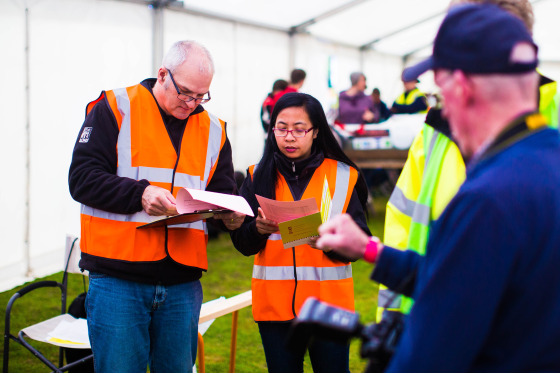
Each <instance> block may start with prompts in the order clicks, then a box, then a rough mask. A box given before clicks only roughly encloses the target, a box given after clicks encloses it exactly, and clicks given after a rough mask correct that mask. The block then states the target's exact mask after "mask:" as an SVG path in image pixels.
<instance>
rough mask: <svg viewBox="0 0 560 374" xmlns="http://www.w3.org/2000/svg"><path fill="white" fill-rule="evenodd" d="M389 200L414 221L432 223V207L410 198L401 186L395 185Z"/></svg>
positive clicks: (425, 223)
mask: <svg viewBox="0 0 560 374" xmlns="http://www.w3.org/2000/svg"><path fill="white" fill-rule="evenodd" d="M389 202H390V203H391V204H392V205H393V206H394V207H395V208H397V209H398V210H399V211H400V212H401V213H402V214H404V215H406V216H408V217H410V218H411V219H412V221H413V222H417V223H421V224H424V225H429V224H430V207H429V206H427V205H424V204H420V203H417V202H416V201H413V200H410V199H408V198H407V197H406V196H405V195H404V192H403V191H402V190H401V189H400V188H399V186H395V189H394V190H393V193H392V194H391V197H390V198H389Z"/></svg>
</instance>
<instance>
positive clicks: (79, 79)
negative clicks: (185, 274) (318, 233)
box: [0, 0, 560, 290]
mask: <svg viewBox="0 0 560 374" xmlns="http://www.w3.org/2000/svg"><path fill="white" fill-rule="evenodd" d="M26 8H27V11H26ZM153 31H154V30H153V10H152V9H151V8H150V7H148V6H146V5H140V4H136V3H130V2H122V1H114V0H27V1H26V0H3V1H0V46H2V59H0V68H1V70H0V71H2V72H3V78H4V79H3V83H4V85H5V86H4V87H5V89H4V90H2V91H1V93H0V103H2V104H1V105H2V110H1V111H0V126H1V130H2V136H1V137H0V168H1V170H2V171H3V173H4V183H3V187H2V192H1V193H0V203H1V204H2V208H3V211H4V214H3V218H1V222H0V257H1V258H2V261H1V262H0V290H5V289H8V288H11V287H13V286H15V285H18V284H21V283H22V282H23V281H24V280H28V279H31V278H33V277H36V276H43V275H46V274H49V273H52V272H54V271H57V270H59V269H60V267H61V264H62V256H63V247H64V238H65V235H66V234H67V233H70V234H74V235H79V233H80V227H79V226H80V225H79V208H80V207H79V204H78V203H76V202H75V201H73V200H72V198H71V197H70V194H69V192H68V183H67V176H68V167H69V165H70V161H71V154H72V149H73V146H74V142H75V141H76V138H77V136H78V132H79V129H80V127H81V125H82V122H83V119H84V110H85V106H86V104H87V103H88V102H89V101H91V100H94V99H96V98H97V97H98V96H99V94H100V92H101V90H102V89H111V88H116V87H124V86H128V85H132V84H135V83H138V82H140V81H141V80H143V79H144V78H147V77H151V76H154V71H153V65H152V56H153V51H152V45H153V41H152V36H153ZM162 31H163V41H162V43H161V44H162V45H163V49H164V50H167V49H168V48H169V47H170V46H171V44H172V43H173V42H175V41H176V40H181V39H194V40H198V41H200V42H201V43H203V44H204V45H205V46H206V47H207V48H208V49H209V50H210V51H211V53H212V55H213V58H214V62H215V65H216V74H215V77H214V81H213V83H212V86H211V93H212V101H210V102H209V103H208V104H207V105H205V107H206V108H207V109H208V110H209V111H211V112H213V113H215V114H217V115H218V116H219V117H220V118H222V119H223V120H225V121H226V122H227V123H228V135H229V137H230V140H231V143H232V147H233V153H234V155H233V156H234V164H235V169H236V170H240V171H245V169H246V168H247V166H248V165H250V164H253V163H255V162H258V160H259V159H260V157H261V153H262V148H263V143H264V142H263V132H262V128H261V124H260V118H259V113H260V105H261V103H262V101H263V100H264V98H265V96H266V94H267V93H268V92H269V91H270V89H271V86H272V83H273V82H274V80H276V79H278V78H284V79H288V78H289V72H290V71H291V69H292V68H294V67H298V68H302V69H304V70H306V71H307V73H308V76H307V79H306V82H305V85H304V86H303V89H302V91H303V92H306V93H309V94H312V95H314V96H315V97H317V98H318V99H319V100H320V101H321V102H322V103H323V105H324V107H325V109H327V110H328V109H329V108H330V107H332V106H335V105H336V101H337V96H338V93H339V92H340V91H341V90H344V89H347V88H348V87H349V85H350V81H349V76H350V73H351V72H353V71H363V72H364V73H365V75H366V77H367V80H368V92H370V91H371V89H372V88H374V87H379V88H380V89H381V93H382V98H383V99H384V100H385V101H386V102H387V104H388V105H390V104H391V102H392V101H393V100H394V98H395V97H396V96H397V95H398V94H399V93H400V91H401V90H402V86H401V82H400V80H399V77H400V72H401V70H402V67H403V65H402V64H403V62H402V59H401V58H400V57H397V56H390V55H383V54H380V53H378V52H375V51H371V50H370V51H366V52H362V51H360V50H359V49H357V48H354V47H350V46H345V45H340V44H335V43H333V42H329V41H325V40H319V39H317V38H316V37H314V36H312V35H310V34H297V35H294V36H290V35H288V34H287V33H285V32H282V31H278V30H273V29H267V28H263V27H258V26H249V25H247V24H241V23H236V22H230V21H224V20H218V19H215V18H211V17H205V16H200V15H193V14H189V13H185V12H181V11H176V10H169V9H165V10H164V11H163V30H162ZM156 44H157V43H156ZM27 61H29V64H27ZM547 68H548V69H549V71H553V72H554V74H552V73H551V76H553V77H560V68H559V65H558V64H552V63H551V64H548V65H547ZM426 81H427V80H426ZM329 82H330V85H329ZM422 84H428V83H426V82H422ZM430 89H431V88H430ZM27 139H29V146H30V148H29V149H30V151H29V165H27V160H28V158H27ZM28 174H29V178H27V175H28ZM8 182H9V183H8ZM27 188H29V193H28V192H27ZM27 204H29V211H28V212H29V217H27V210H26V206H27Z"/></svg>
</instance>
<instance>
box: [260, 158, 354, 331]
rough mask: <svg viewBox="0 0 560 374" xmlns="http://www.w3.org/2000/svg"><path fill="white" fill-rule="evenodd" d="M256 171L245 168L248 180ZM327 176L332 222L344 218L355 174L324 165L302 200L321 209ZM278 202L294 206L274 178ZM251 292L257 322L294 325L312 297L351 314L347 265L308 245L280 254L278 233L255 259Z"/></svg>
mask: <svg viewBox="0 0 560 374" xmlns="http://www.w3.org/2000/svg"><path fill="white" fill-rule="evenodd" d="M254 167H255V166H251V167H249V174H250V175H251V178H252V177H253V172H254ZM325 176H326V179H327V181H328V186H329V193H330V196H331V198H332V203H331V204H332V205H331V206H332V208H331V213H330V217H334V216H335V215H338V214H341V213H344V212H346V209H347V207H348V203H349V202H350V197H351V196H352V191H353V190H354V186H355V184H356V181H357V179H358V172H357V171H356V169H354V168H352V167H350V166H348V165H346V164H344V163H342V162H337V161H334V160H331V159H325V160H324V161H323V163H322V164H321V165H320V166H319V167H318V168H317V169H316V170H315V172H314V174H313V176H312V177H311V180H310V181H309V184H308V186H307V188H306V189H305V192H304V193H303V196H302V198H301V199H302V200H305V199H308V198H314V199H315V201H316V202H317V207H320V206H321V197H322V192H323V184H324V180H325ZM276 200H278V201H293V200H294V198H293V196H292V193H291V191H290V187H289V186H288V184H287V182H286V180H285V179H284V177H283V176H282V175H281V174H278V183H277V186H276ZM251 286H252V291H253V317H254V319H255V321H289V320H292V319H294V318H295V317H296V316H297V313H298V312H299V310H300V308H301V306H302V304H303V303H304V302H305V300H306V299H307V298H308V297H310V296H313V297H316V298H318V299H319V300H321V301H324V302H327V303H330V304H333V305H336V306H339V307H342V308H345V309H348V310H352V311H353V310H354V283H353V280H352V266H351V264H350V263H348V262H341V261H337V260H333V259H331V258H329V257H328V256H327V255H325V254H324V252H323V251H321V250H319V249H315V248H311V247H310V246H309V245H307V244H305V245H298V246H296V247H293V248H291V249H289V248H288V249H284V247H283V245H282V239H281V237H280V234H278V233H275V234H271V235H270V236H269V238H268V240H267V243H266V246H265V248H263V249H262V250H261V251H260V252H259V253H258V254H257V255H256V256H255V263H254V266H253V277H252V281H251Z"/></svg>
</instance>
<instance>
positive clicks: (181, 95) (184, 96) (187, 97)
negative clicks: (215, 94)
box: [166, 68, 210, 104]
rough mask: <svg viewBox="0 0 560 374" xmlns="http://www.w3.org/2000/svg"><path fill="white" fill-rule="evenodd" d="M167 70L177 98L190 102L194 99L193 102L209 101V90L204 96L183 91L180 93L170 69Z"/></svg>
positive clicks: (202, 102)
mask: <svg viewBox="0 0 560 374" xmlns="http://www.w3.org/2000/svg"><path fill="white" fill-rule="evenodd" d="M166 70H167V72H168V73H169V77H170V78H171V82H173V86H175V89H176V90H177V99H179V100H181V101H184V102H186V103H190V102H191V101H193V100H194V102H195V103H197V104H204V103H207V102H209V101H210V92H208V93H207V94H206V95H208V96H206V97H192V96H191V95H187V94H185V93H182V92H181V91H180V90H179V87H177V83H175V79H173V74H171V70H169V69H167V68H166Z"/></svg>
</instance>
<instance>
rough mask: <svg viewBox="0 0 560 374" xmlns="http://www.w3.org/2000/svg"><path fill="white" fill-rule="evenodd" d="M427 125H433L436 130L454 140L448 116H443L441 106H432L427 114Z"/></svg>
mask: <svg viewBox="0 0 560 374" xmlns="http://www.w3.org/2000/svg"><path fill="white" fill-rule="evenodd" d="M426 125H428V126H431V127H433V128H434V130H436V131H439V132H441V133H442V134H443V135H445V136H447V137H448V138H449V139H451V140H452V141H454V140H453V138H452V137H451V128H450V127H449V122H448V121H447V119H446V118H443V115H442V110H441V108H430V110H429V111H428V114H427V115H426Z"/></svg>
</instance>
